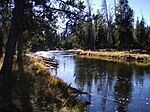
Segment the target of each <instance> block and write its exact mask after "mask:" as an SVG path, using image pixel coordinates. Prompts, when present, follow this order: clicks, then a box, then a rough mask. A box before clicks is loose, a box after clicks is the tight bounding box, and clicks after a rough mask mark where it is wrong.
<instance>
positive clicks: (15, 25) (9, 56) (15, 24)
mask: <svg viewBox="0 0 150 112" xmlns="http://www.w3.org/2000/svg"><path fill="white" fill-rule="evenodd" d="M14 1H15V8H14V10H13V17H12V21H11V28H10V32H9V36H8V43H7V47H6V53H5V58H4V62H3V65H2V68H1V72H2V75H5V76H8V77H11V72H12V64H13V58H14V53H15V47H16V42H17V37H18V33H19V28H20V23H21V21H22V20H21V17H20V15H21V13H22V11H23V7H22V4H23V1H24V0H14Z"/></svg>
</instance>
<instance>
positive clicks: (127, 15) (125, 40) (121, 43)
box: [115, 0, 134, 49]
mask: <svg viewBox="0 0 150 112" xmlns="http://www.w3.org/2000/svg"><path fill="white" fill-rule="evenodd" d="M115 21H116V27H117V39H118V40H117V46H118V48H119V49H123V48H125V49H129V48H130V47H131V44H132V42H133V35H132V30H133V21H134V19H133V10H132V9H131V8H130V6H129V5H128V0H119V4H118V7H117V13H116V19H115Z"/></svg>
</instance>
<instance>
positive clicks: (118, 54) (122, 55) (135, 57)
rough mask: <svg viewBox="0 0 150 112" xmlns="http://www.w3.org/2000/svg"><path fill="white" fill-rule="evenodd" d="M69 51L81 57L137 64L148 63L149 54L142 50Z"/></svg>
mask: <svg viewBox="0 0 150 112" xmlns="http://www.w3.org/2000/svg"><path fill="white" fill-rule="evenodd" d="M69 52H71V53H75V54H78V55H80V56H81V57H88V58H97V59H98V58H99V59H103V60H108V61H121V62H122V61H135V62H136V63H138V62H139V64H141V63H143V64H147V65H150V54H146V53H144V52H142V53H138V52H136V51H131V52H129V51H113V50H110V51H105V50H100V51H84V50H81V49H77V50H74V49H73V50H69Z"/></svg>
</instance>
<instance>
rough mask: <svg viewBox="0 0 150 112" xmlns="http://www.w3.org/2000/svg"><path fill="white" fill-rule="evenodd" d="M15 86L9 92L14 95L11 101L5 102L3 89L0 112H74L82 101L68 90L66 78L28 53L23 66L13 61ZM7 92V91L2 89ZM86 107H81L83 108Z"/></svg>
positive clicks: (4, 87) (0, 96) (40, 59)
mask: <svg viewBox="0 0 150 112" xmlns="http://www.w3.org/2000/svg"><path fill="white" fill-rule="evenodd" d="M12 76H13V81H14V84H13V85H12V87H7V85H5V86H3V89H1V91H4V90H5V89H6V88H14V89H11V90H10V91H9V94H11V95H12V102H11V103H9V102H5V103H4V101H5V98H3V97H2V96H3V95H2V94H1V92H0V103H2V102H3V105H0V111H11V110H12V109H13V111H20V112H22V111H24V112H33V111H36V112H43V111H44V112H50V111H63V109H64V108H65V111H66V112H67V111H69V112H70V111H72V112H73V111H75V109H76V108H77V107H78V106H77V105H79V104H83V103H81V102H80V101H79V100H78V99H77V98H76V97H74V96H72V95H71V94H70V93H69V92H68V89H71V87H70V86H68V85H67V84H66V83H65V82H64V81H63V80H61V79H59V78H57V77H56V76H51V75H50V72H49V69H47V68H46V67H45V66H44V63H43V60H42V58H41V57H38V56H35V55H33V54H27V55H25V56H24V57H23V65H22V66H19V67H18V64H17V63H16V60H15V61H14V64H13V73H12ZM0 88H1V85H0ZM3 93H4V94H7V93H5V92H3ZM83 108H84V106H83V107H82V109H83Z"/></svg>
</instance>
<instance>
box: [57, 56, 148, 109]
mask: <svg viewBox="0 0 150 112" xmlns="http://www.w3.org/2000/svg"><path fill="white" fill-rule="evenodd" d="M56 58H57V59H58V60H59V63H60V65H59V68H58V69H57V75H58V76H59V77H60V78H62V79H64V80H65V81H66V82H68V83H71V85H72V86H74V87H77V88H78V89H80V90H82V91H86V92H89V93H90V94H91V96H92V97H91V99H90V101H91V102H92V104H91V105H90V106H89V107H88V109H87V111H88V112H114V111H117V112H128V111H129V112H135V111H143V112H148V111H149V109H150V69H149V67H148V66H144V67H143V66H136V65H133V64H130V62H128V63H117V62H108V61H103V60H96V59H85V58H80V57H73V56H64V55H59V56H56Z"/></svg>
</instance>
